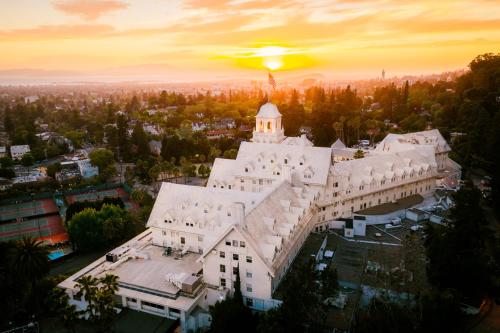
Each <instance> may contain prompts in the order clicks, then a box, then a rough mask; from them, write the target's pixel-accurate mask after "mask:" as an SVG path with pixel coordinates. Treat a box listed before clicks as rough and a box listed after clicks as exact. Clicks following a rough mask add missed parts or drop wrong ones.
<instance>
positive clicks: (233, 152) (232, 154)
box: [223, 149, 238, 160]
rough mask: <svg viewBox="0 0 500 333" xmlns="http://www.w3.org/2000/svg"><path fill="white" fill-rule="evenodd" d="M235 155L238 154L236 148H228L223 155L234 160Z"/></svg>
mask: <svg viewBox="0 0 500 333" xmlns="http://www.w3.org/2000/svg"><path fill="white" fill-rule="evenodd" d="M236 155H238V151H237V150H236V149H228V150H226V151H225V152H224V155H223V157H224V158H229V159H232V160H234V159H235V158H236Z"/></svg>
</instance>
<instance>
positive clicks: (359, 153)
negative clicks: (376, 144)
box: [354, 149, 365, 159]
mask: <svg viewBox="0 0 500 333" xmlns="http://www.w3.org/2000/svg"><path fill="white" fill-rule="evenodd" d="M363 157H365V153H364V152H363V151H362V150H361V149H358V150H356V152H355V153H354V158H356V159H357V158H363Z"/></svg>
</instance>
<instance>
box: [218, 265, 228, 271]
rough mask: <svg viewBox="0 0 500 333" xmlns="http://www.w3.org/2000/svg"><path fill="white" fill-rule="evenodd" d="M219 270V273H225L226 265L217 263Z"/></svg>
mask: <svg viewBox="0 0 500 333" xmlns="http://www.w3.org/2000/svg"><path fill="white" fill-rule="evenodd" d="M219 270H220V272H221V273H226V265H219Z"/></svg>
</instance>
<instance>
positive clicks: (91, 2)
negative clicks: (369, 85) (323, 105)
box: [0, 0, 500, 75]
mask: <svg viewBox="0 0 500 333" xmlns="http://www.w3.org/2000/svg"><path fill="white" fill-rule="evenodd" d="M29 2H31V3H32V7H36V9H35V11H36V15H35V14H33V13H32V12H31V11H26V3H29ZM2 9H3V10H2V11H1V12H0V47H1V49H2V51H3V52H1V53H0V69H11V68H41V69H51V70H68V69H72V68H73V67H78V68H88V69H95V70H98V69H101V68H108V67H112V66H113V65H116V66H117V67H118V66H119V67H120V68H124V67H126V66H138V65H141V66H142V65H148V64H153V65H155V64H168V66H165V67H163V68H172V70H174V69H175V70H177V71H178V72H179V73H181V72H183V71H185V72H187V71H190V70H191V71H193V72H199V71H206V72H207V73H208V72H210V71H212V72H213V73H214V75H220V73H221V72H222V71H225V72H226V73H230V72H231V71H234V72H240V71H246V72H247V73H250V74H251V73H256V72H258V71H263V70H265V69H266V68H268V69H272V70H274V71H299V70H314V71H316V70H317V71H321V72H324V73H326V72H332V73H335V72H338V71H343V72H347V71H354V70H356V71H363V72H364V73H373V71H376V72H377V73H378V72H379V70H380V69H381V68H386V69H387V71H388V72H389V73H390V71H391V69H394V70H395V69H396V68H397V69H398V70H399V71H407V72H411V73H413V72H417V73H419V72H423V71H436V70H452V69H457V68H463V67H465V66H466V65H467V63H468V62H469V61H470V60H471V59H472V58H473V57H474V56H475V55H477V54H480V53H484V52H497V51H498V49H500V3H499V2H498V1H490V0H477V1H475V2H474V4H473V5H472V4H471V2H470V1H465V0H453V1H451V0H443V1H435V0H434V1H430V0H423V1H401V0H335V1H332V0H310V1H303V0H256V1H249V0H154V1H153V0H151V1H144V0H126V1H122V0H18V1H12V2H6V3H5V4H3V5H2ZM118 14H119V15H118ZM12 17H15V18H16V19H12ZM87 21H92V22H87ZM268 52H271V53H273V52H274V54H270V53H268ZM34 55H36V57H35V56H34ZM53 59H58V61H55V60H53Z"/></svg>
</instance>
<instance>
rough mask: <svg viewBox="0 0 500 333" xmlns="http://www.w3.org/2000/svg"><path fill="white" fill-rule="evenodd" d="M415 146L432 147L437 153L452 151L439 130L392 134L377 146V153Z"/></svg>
mask: <svg viewBox="0 0 500 333" xmlns="http://www.w3.org/2000/svg"><path fill="white" fill-rule="evenodd" d="M414 145H428V146H432V147H433V148H434V149H435V151H436V152H437V153H441V152H448V151H451V148H450V146H449V145H448V143H447V142H446V140H445V139H444V137H443V136H442V135H441V132H439V130H437V129H432V130H428V131H421V132H414V133H405V134H394V133H390V134H388V135H387V136H386V137H385V138H384V139H383V140H382V141H381V142H380V143H379V144H378V145H377V147H376V148H375V151H378V152H388V151H391V152H395V151H403V150H407V149H411V147H412V146H414Z"/></svg>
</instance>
